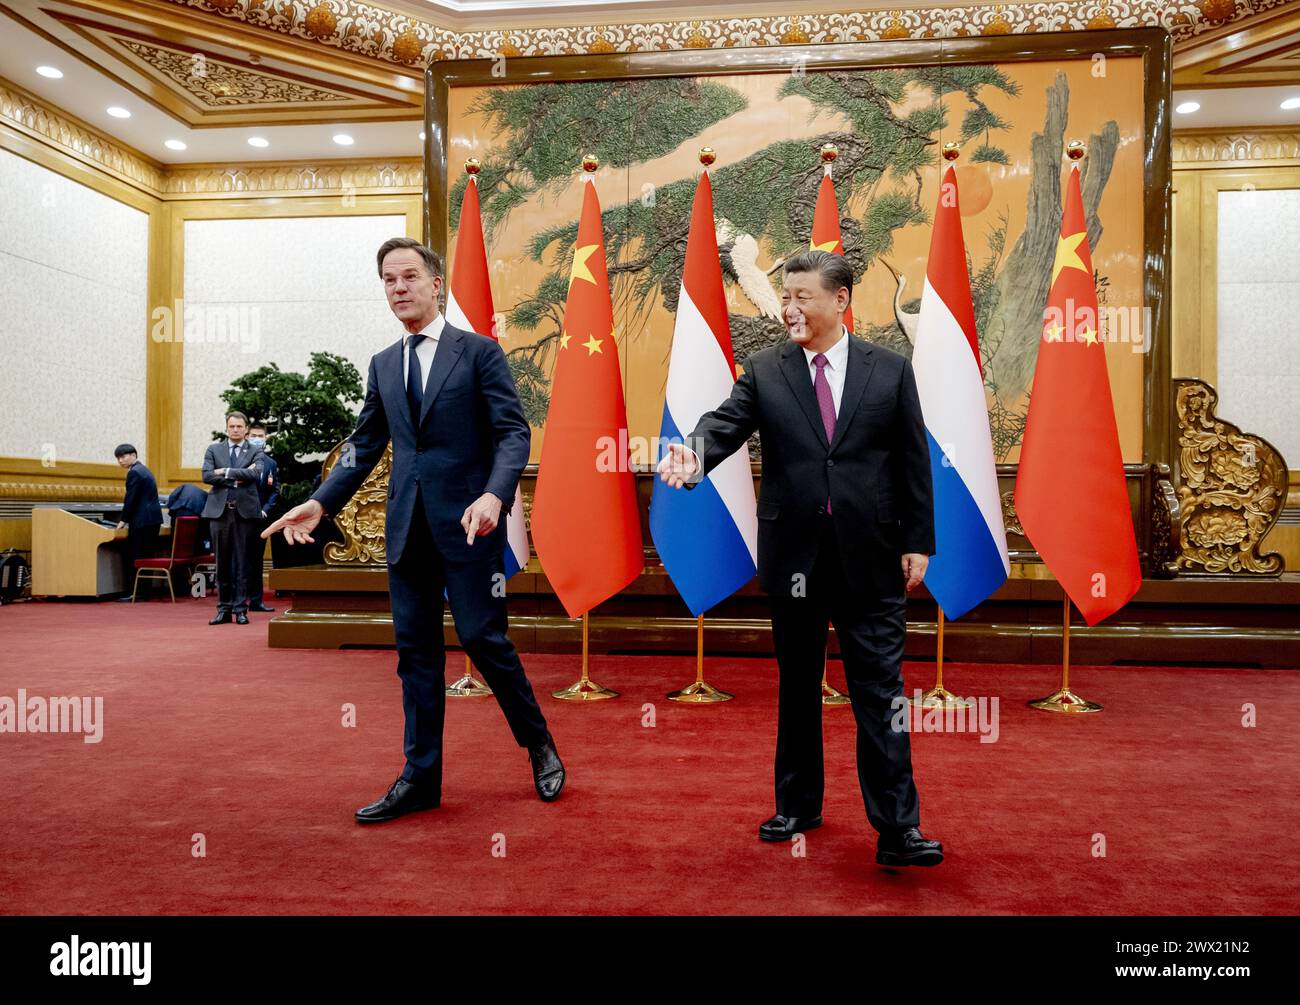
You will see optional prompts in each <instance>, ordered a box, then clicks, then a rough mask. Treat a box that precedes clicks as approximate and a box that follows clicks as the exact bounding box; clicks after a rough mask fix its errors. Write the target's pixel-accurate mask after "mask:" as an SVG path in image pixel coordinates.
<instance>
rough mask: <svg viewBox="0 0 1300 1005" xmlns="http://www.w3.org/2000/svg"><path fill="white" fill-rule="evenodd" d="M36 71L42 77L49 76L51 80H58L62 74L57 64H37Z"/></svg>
mask: <svg viewBox="0 0 1300 1005" xmlns="http://www.w3.org/2000/svg"><path fill="white" fill-rule="evenodd" d="M36 72H37V73H39V74H40V75H41V76H42V77H49V78H50V79H51V80H58V79H59V78H60V77H62V76H63V71H62V70H60V69H59V68H58V67H57V66H38V67H37V68H36Z"/></svg>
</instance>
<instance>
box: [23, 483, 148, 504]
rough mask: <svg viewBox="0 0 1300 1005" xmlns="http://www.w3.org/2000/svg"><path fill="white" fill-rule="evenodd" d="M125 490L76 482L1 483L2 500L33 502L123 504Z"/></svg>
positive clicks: (113, 486)
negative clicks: (103, 502)
mask: <svg viewBox="0 0 1300 1005" xmlns="http://www.w3.org/2000/svg"><path fill="white" fill-rule="evenodd" d="M123 491H124V489H123V487H122V486H121V485H84V484H78V483H76V482H0V499H22V500H24V501H31V502H64V501H66V500H70V499H71V500H84V501H86V502H99V501H101V500H106V501H109V502H121V501H122V493H123Z"/></svg>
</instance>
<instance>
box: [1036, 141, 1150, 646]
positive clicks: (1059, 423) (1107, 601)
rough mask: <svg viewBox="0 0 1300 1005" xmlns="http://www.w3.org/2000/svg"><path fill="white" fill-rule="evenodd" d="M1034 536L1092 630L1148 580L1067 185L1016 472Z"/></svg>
mask: <svg viewBox="0 0 1300 1005" xmlns="http://www.w3.org/2000/svg"><path fill="white" fill-rule="evenodd" d="M1016 512H1017V513H1018V514H1019V516H1020V523H1021V526H1023V527H1024V528H1025V535H1026V536H1027V537H1028V538H1029V540H1030V542H1031V543H1032V544H1033V546H1034V547H1035V548H1036V549H1037V550H1038V553H1039V554H1040V555H1041V556H1042V558H1043V561H1044V562H1045V563H1046V564H1047V567H1048V568H1049V569H1050V570H1051V571H1052V574H1053V575H1054V576H1055V577H1056V579H1057V581H1058V582H1060V584H1061V587H1062V588H1063V589H1064V590H1065V592H1066V594H1068V595H1069V597H1070V599H1071V600H1072V601H1074V604H1075V606H1076V607H1078V608H1079V611H1080V612H1081V613H1082V614H1083V617H1084V620H1085V621H1087V623H1088V624H1090V625H1094V624H1096V623H1097V622H1098V621H1101V620H1102V619H1103V618H1106V617H1109V616H1110V615H1111V614H1114V613H1115V612H1116V611H1118V610H1119V609H1120V608H1121V607H1123V606H1124V605H1125V604H1126V603H1128V601H1129V600H1130V598H1132V596H1133V594H1134V593H1136V592H1137V589H1138V587H1139V586H1140V585H1141V583H1142V570H1141V569H1140V568H1139V566H1138V553H1137V542H1136V540H1135V539H1134V536H1133V515H1132V511H1131V510H1130V508H1129V500H1128V491H1127V489H1126V487H1125V483H1124V461H1123V458H1122V456H1121V455H1120V449H1119V433H1118V431H1117V430H1116V428H1115V409H1114V405H1113V404H1112V402H1111V396H1110V379H1109V378H1108V377H1107V375H1106V350H1105V346H1104V344H1103V342H1102V341H1101V338H1100V336H1099V334H1098V318H1097V290H1096V287H1095V286H1094V285H1093V277H1092V254H1091V252H1090V251H1089V249H1088V232H1087V226H1086V225H1085V222H1084V217H1083V198H1082V196H1081V195H1080V192H1079V169H1078V168H1077V167H1072V168H1071V170H1070V178H1069V181H1068V182H1067V184H1066V195H1065V214H1064V216H1063V218H1062V220H1061V237H1060V240H1059V241H1058V243H1057V245H1056V262H1055V264H1054V265H1053V266H1052V284H1051V288H1050V290H1049V291H1048V294H1047V310H1046V311H1045V312H1044V322H1043V338H1042V341H1041V342H1040V343H1039V347H1038V363H1037V367H1036V369H1035V370H1034V387H1033V392H1032V394H1031V396H1030V399H1029V415H1028V417H1027V419H1026V422H1025V437H1024V442H1023V444H1022V445H1021V448H1020V471H1019V473H1018V474H1017V476H1016Z"/></svg>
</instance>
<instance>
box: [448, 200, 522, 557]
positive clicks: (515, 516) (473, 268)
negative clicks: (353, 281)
mask: <svg viewBox="0 0 1300 1005" xmlns="http://www.w3.org/2000/svg"><path fill="white" fill-rule="evenodd" d="M453 264H454V265H455V269H454V270H453V271H452V274H451V288H450V289H449V290H448V291H447V320H448V321H450V322H451V323H452V324H453V325H455V326H456V327H457V328H460V329H462V330H463V331H471V332H477V333H478V334H480V335H486V336H488V338H492V339H497V341H500V339H499V338H498V332H497V330H496V324H495V318H496V313H495V311H494V310H493V307H492V284H491V283H490V282H489V281H488V261H487V245H486V244H485V243H484V241H483V219H482V216H481V215H480V213H479V200H478V182H477V181H476V180H475V178H474V177H473V176H472V175H471V176H470V179H469V184H467V185H466V186H465V195H464V198H463V200H462V202H461V204H460V227H459V229H458V232H457V235H456V258H455V260H454V262H453ZM502 559H503V562H504V564H505V569H504V572H505V577H506V579H509V578H510V577H511V576H513V575H514V574H515V573H516V572H518V571H519V570H520V569H522V568H524V566H526V565H527V564H528V529H527V527H526V526H525V524H524V500H523V494H522V492H521V491H520V489H519V487H518V486H516V487H515V501H514V504H513V505H512V506H511V507H510V513H509V514H508V515H507V516H506V547H505V554H504V555H503V556H502Z"/></svg>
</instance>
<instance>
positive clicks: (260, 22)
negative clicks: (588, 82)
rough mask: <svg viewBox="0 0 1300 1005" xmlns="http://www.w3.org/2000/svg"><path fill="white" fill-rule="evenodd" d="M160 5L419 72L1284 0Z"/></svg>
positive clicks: (1115, 23)
mask: <svg viewBox="0 0 1300 1005" xmlns="http://www.w3.org/2000/svg"><path fill="white" fill-rule="evenodd" d="M166 2H168V3H172V4H176V5H178V6H181V7H187V8H190V9H193V10H200V11H204V12H207V13H209V14H212V15H213V16H216V17H220V18H223V19H227V20H230V21H235V22H239V23H242V24H245V25H248V26H250V27H257V28H262V29H264V30H266V31H270V32H275V33H278V34H280V35H284V36H288V37H291V38H298V39H302V40H304V41H307V42H312V43H315V44H318V45H322V46H329V47H332V48H334V49H338V50H341V51H344V52H351V53H356V54H359V55H363V56H370V57H372V58H375V59H381V60H385V61H387V62H391V63H398V64H403V65H408V66H424V65H427V64H428V63H430V62H434V61H436V60H441V59H483V58H492V57H495V56H499V55H503V56H507V57H513V56H561V55H583V54H590V53H599V52H638V51H646V50H651V49H690V48H731V47H744V46H758V45H764V46H766V45H772V46H778V45H806V44H809V43H822V42H825V43H833V42H874V41H888V40H892V39H900V38H917V39H921V38H962V37H967V36H972V35H1009V34H1034V33H1037V32H1059V31H1084V30H1087V29H1110V28H1139V27H1160V28H1164V29H1166V30H1167V31H1168V32H1169V33H1170V34H1171V35H1172V36H1173V37H1174V39H1175V40H1180V39H1188V38H1193V37H1195V36H1197V35H1200V34H1203V33H1205V32H1209V31H1213V30H1215V29H1218V28H1221V27H1223V26H1224V25H1227V24H1230V23H1235V22H1236V21H1239V20H1241V19H1242V18H1246V17H1249V16H1251V15H1252V14H1258V13H1261V12H1263V11H1268V10H1273V9H1275V8H1278V7H1281V6H1283V5H1284V4H1285V3H1287V2H1288V0H1181V2H1175V3H1163V2H1160V0H1128V2H1111V3H1102V4H1099V3H1097V2H1096V0H1082V2H1081V0H1066V2H1061V3H1021V4H998V5H996V6H991V5H983V6H965V7H920V8H906V9H897V10H879V11H850V12H833V13H825V14H800V15H798V16H797V17H792V16H762V17H728V18H717V19H714V20H689V21H656V22H635V23H626V24H603V25H600V26H597V27H592V26H585V25H573V26H556V27H549V26H548V27H523V28H513V27H507V28H500V29H490V30H473V31H456V30H452V29H450V28H448V27H446V26H443V25H439V24H437V23H436V22H433V21H428V20H423V19H420V18H416V17H412V16H411V15H409V14H405V13H400V12H398V11H392V10H388V9H386V8H384V7H381V6H377V5H375V4H370V3H364V2H361V0H282V2H279V3H272V2H269V0H166ZM556 16H557V18H558V17H563V14H562V13H559V14H557V15H556Z"/></svg>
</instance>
